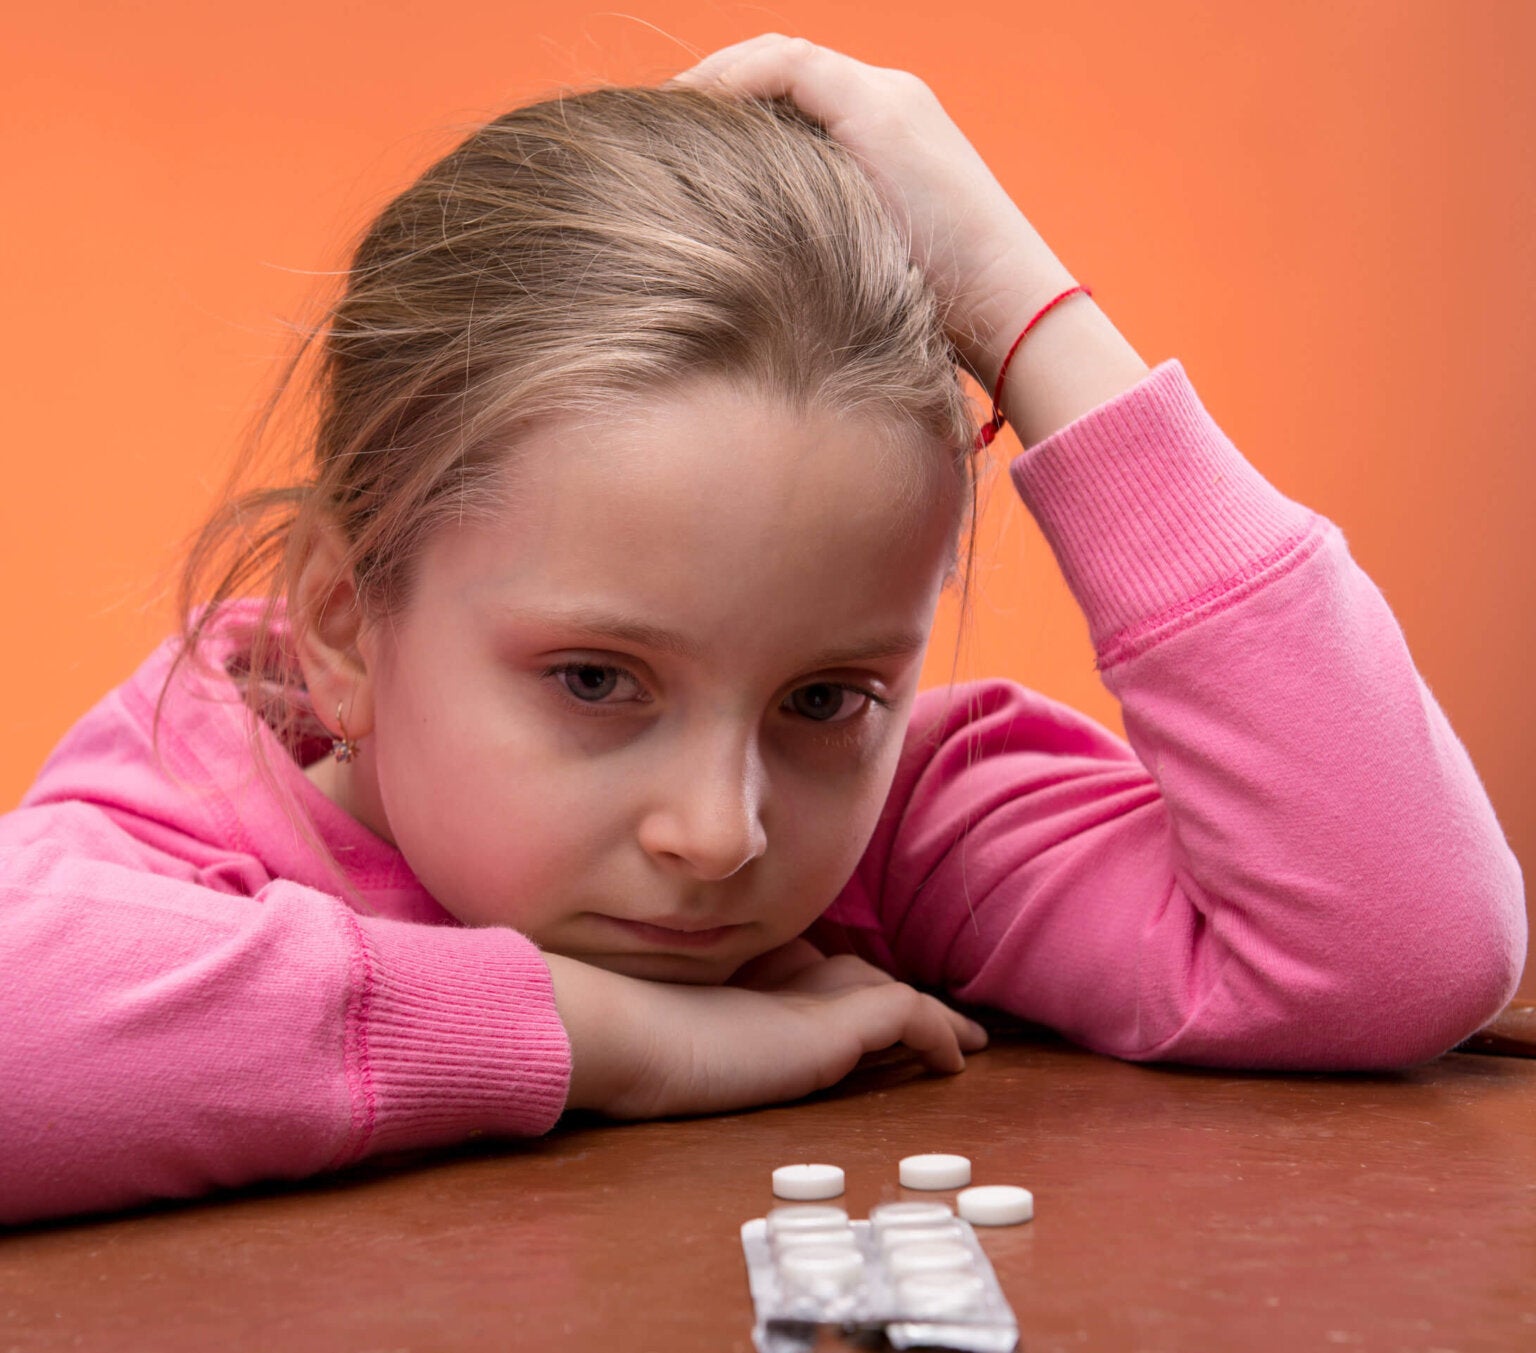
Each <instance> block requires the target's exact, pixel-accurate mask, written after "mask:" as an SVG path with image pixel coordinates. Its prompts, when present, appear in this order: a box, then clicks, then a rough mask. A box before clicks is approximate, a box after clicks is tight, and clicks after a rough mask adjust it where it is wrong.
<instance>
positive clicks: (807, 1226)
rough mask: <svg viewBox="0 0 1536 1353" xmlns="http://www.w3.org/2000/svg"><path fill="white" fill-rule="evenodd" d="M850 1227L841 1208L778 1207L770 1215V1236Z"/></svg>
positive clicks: (846, 1215)
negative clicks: (790, 1232)
mask: <svg viewBox="0 0 1536 1353" xmlns="http://www.w3.org/2000/svg"><path fill="white" fill-rule="evenodd" d="M847 1225H848V1214H847V1213H846V1212H844V1211H843V1209H842V1208H840V1207H814V1206H806V1207H776V1208H774V1209H773V1211H772V1212H770V1213H769V1214H768V1234H769V1235H772V1236H777V1235H782V1234H783V1233H784V1232H786V1231H825V1230H827V1229H829V1228H835V1227H839V1226H847Z"/></svg>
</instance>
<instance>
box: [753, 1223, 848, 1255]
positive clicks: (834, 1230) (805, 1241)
mask: <svg viewBox="0 0 1536 1353" xmlns="http://www.w3.org/2000/svg"><path fill="white" fill-rule="evenodd" d="M805 1245H833V1246H841V1247H842V1248H843V1249H845V1250H856V1249H858V1247H859V1238H858V1237H857V1236H856V1235H854V1233H853V1227H851V1226H829V1227H827V1228H826V1229H825V1230H824V1231H775V1232H774V1233H773V1249H774V1253H775V1254H783V1253H784V1252H785V1251H786V1250H795V1249H800V1248H801V1247H802V1246H805Z"/></svg>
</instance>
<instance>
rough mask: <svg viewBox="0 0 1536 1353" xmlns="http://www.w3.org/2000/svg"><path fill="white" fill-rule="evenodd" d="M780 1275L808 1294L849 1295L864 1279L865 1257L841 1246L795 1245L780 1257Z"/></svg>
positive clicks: (791, 1284) (856, 1251)
mask: <svg viewBox="0 0 1536 1353" xmlns="http://www.w3.org/2000/svg"><path fill="white" fill-rule="evenodd" d="M779 1272H780V1273H781V1274H782V1275H783V1277H784V1281H785V1282H786V1283H788V1284H789V1285H790V1286H792V1287H798V1288H800V1289H801V1290H803V1291H807V1292H850V1291H852V1290H853V1289H854V1288H855V1287H857V1286H858V1284H859V1279H860V1278H862V1277H863V1276H864V1256H863V1255H861V1254H860V1253H859V1252H858V1250H856V1249H854V1250H850V1249H845V1248H843V1247H842V1246H841V1245H805V1246H798V1247H796V1248H795V1249H792V1250H789V1251H787V1252H786V1253H784V1254H782V1255H780V1256H779Z"/></svg>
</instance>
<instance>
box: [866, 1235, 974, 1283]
mask: <svg viewBox="0 0 1536 1353" xmlns="http://www.w3.org/2000/svg"><path fill="white" fill-rule="evenodd" d="M885 1266H886V1267H887V1268H888V1269H890V1270H891V1272H892V1273H893V1274H895V1275H896V1276H897V1277H898V1278H899V1277H902V1276H903V1275H904V1274H908V1273H943V1272H947V1271H949V1270H952V1269H969V1268H970V1266H971V1252H970V1251H969V1250H968V1249H966V1248H965V1246H964V1245H960V1244H957V1243H956V1242H954V1241H953V1240H949V1241H941V1242H939V1243H937V1244H933V1245H901V1246H898V1247H897V1248H896V1249H894V1250H892V1251H891V1252H890V1254H889V1255H887V1256H886V1260H885Z"/></svg>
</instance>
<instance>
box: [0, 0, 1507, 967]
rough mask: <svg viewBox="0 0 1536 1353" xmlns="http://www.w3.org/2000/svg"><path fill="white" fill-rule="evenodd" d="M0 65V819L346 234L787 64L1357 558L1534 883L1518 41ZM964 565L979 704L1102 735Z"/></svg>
mask: <svg viewBox="0 0 1536 1353" xmlns="http://www.w3.org/2000/svg"><path fill="white" fill-rule="evenodd" d="M16 8H20V7H16ZM877 14H878V15H880V16H881V17H880V18H879V19H878V20H874V19H872V18H871V16H873V15H877ZM3 23H4V27H3V28H0V63H3V64H0V114H3V116H0V128H3V130H0V146H3V151H4V166H5V173H4V181H5V188H4V189H3V192H4V196H5V199H6V201H5V227H4V236H5V238H4V243H3V245H0V285H3V290H4V295H5V297H6V311H7V314H6V319H7V323H6V324H5V325H4V326H3V337H0V342H3V344H4V352H3V355H0V373H3V374H0V379H3V380H4V381H5V383H6V387H7V388H6V397H5V405H4V418H5V443H4V445H5V450H4V467H5V483H4V491H3V496H0V514H3V516H0V562H3V566H4V574H3V576H4V579H5V582H4V586H3V588H0V634H3V635H4V636H5V653H6V660H5V662H4V663H3V670H0V711H3V712H0V728H3V741H0V746H3V752H0V808H5V807H9V806H10V805H11V804H13V803H14V801H15V799H16V798H17V797H18V796H19V795H20V794H21V792H22V791H23V790H24V789H25V787H26V785H27V784H28V782H29V780H30V778H31V776H32V775H33V774H34V772H35V770H36V768H37V766H38V764H39V763H40V761H41V760H42V758H43V757H44V756H45V755H46V753H47V751H48V749H49V748H50V747H51V746H52V744H53V743H54V741H55V740H56V739H57V738H58V736H59V735H60V734H61V733H62V732H63V731H64V729H65V728H66V727H67V726H68V725H69V723H70V722H71V721H72V720H73V719H74V718H75V717H76V716H77V715H78V714H79V713H80V712H81V711H82V710H84V709H85V708H86V706H87V705H89V704H90V703H91V702H92V701H93V700H95V699H96V698H97V697H98V696H99V695H100V694H101V693H102V692H103V691H104V690H106V689H107V688H108V687H109V686H110V685H112V684H113V683H115V682H117V681H119V680H120V679H122V678H123V677H124V676H126V675H127V674H128V673H129V672H130V671H131V670H132V669H133V667H134V666H135V665H136V664H137V663H138V661H139V660H140V659H141V658H142V656H143V655H144V654H145V652H147V650H148V649H149V648H150V647H151V645H152V644H153V643H154V642H155V641H156V640H157V639H159V638H160V637H161V636H162V635H163V634H164V633H165V632H166V631H167V630H168V628H169V626H170V624H171V615H170V612H169V608H168V605H167V602H166V600H165V597H164V586H165V584H166V582H167V580H168V579H169V578H170V576H171V571H172V569H173V567H174V563H175V560H176V550H177V542H179V541H180V540H181V538H182V537H184V536H185V534H186V533H187V532H188V531H189V530H191V529H192V527H193V526H194V525H195V524H196V523H197V521H198V520H199V519H200V517H201V515H202V513H203V512H204V511H205V510H206V508H207V507H208V505H209V503H210V499H211V495H212V494H213V492H214V491H215V489H216V488H217V487H218V485H219V484H220V482H221V480H222V478H223V476H224V473H225V471H226V469H227V467H228V464H229V458H230V455H231V453H232V451H233V449H234V448H235V446H236V444H237V442H238V440H239V438H240V435H241V432H242V430H243V429H244V427H245V424H246V421H247V419H248V418H249V416H250V414H251V412H252V411H253V409H254V407H255V405H256V402H257V399H258V397H259V396H260V394H262V393H263V392H264V390H265V388H266V386H265V383H266V381H267V380H268V379H269V377H270V375H271V373H272V369H273V364H274V361H275V359H276V357H277V355H278V354H279V353H280V352H281V351H282V350H283V348H284V342H285V337H284V330H283V328H282V323H281V321H282V320H283V319H285V318H288V319H291V318H295V317H297V316H298V315H299V314H300V313H301V311H302V309H303V306H304V303H305V302H306V300H307V299H308V298H310V297H311V296H312V295H313V287H314V285H315V283H316V282H317V280H319V279H316V278H315V277H313V276H312V274H314V273H315V272H317V271H320V270H325V269H330V268H335V267H337V266H339V265H340V263H341V261H342V252H341V249H342V242H343V241H344V240H345V239H346V238H347V237H348V236H349V235H350V234H351V233H352V232H353V231H354V230H355V229H356V228H357V226H359V225H360V224H361V222H362V221H363V220H364V219H365V218H366V217H367V216H368V215H369V214H370V213H371V212H372V211H374V210H376V209H377V208H378V207H379V206H381V205H382V204H383V202H384V201H385V200H386V199H387V197H388V196H389V195H390V194H391V193H392V192H393V191H395V190H397V189H398V188H400V187H401V186H403V185H404V184H405V183H406V182H407V181H408V180H409V179H410V178H411V177H412V176H413V175H414V174H415V173H416V172H417V171H418V170H419V169H421V168H422V167H423V166H424V165H425V164H426V163H427V161H428V159H429V158H430V157H432V156H434V155H435V154H438V153H440V152H441V151H443V150H446V149H447V148H448V147H449V146H450V145H451V144H453V143H454V142H455V141H456V140H457V139H458V134H459V129H460V128H464V127H466V126H467V125H469V124H472V123H474V122H477V121H480V120H484V119H485V118H487V117H490V116H492V115H493V114H494V113H496V112H498V111H500V110H502V109H503V108H505V107H507V106H509V105H511V104H513V103H517V102H521V101H525V100H527V99H529V98H532V97H534V96H537V95H540V94H543V93H546V92H549V91H551V90H553V89H555V88H557V87H559V86H561V85H565V84H576V85H581V84H586V83H589V82H594V81H600V80H608V81H617V82H645V81H651V80H655V79H658V78H661V77H663V76H665V75H667V74H670V73H672V72H673V71H674V70H676V69H678V68H679V67H681V66H683V65H686V64H689V63H690V62H691V59H692V58H691V55H690V53H691V52H695V51H696V52H699V53H702V52H705V51H709V50H712V49H713V48H715V47H717V46H721V45H723V44H725V43H726V42H730V41H734V40H736V39H738V38H741V37H745V36H749V35H751V34H752V33H755V32H759V31H764V30H767V29H778V30H780V31H784V32H793V33H803V34H805V35H806V36H809V37H812V38H814V39H815V40H817V41H820V42H824V43H827V44H828V45H831V46H835V47H841V48H843V49H845V50H849V51H851V52H853V53H854V54H855V55H858V56H860V57H862V58H864V59H865V60H868V61H872V62H875V63H877V64H880V65H891V66H902V67H906V68H909V69H913V70H916V71H918V72H919V73H920V74H922V75H923V76H924V77H925V78H926V79H927V80H928V81H929V83H930V84H931V85H932V86H933V87H934V88H935V90H936V91H937V92H938V94H939V95H940V97H941V98H942V99H943V101H944V102H945V104H946V105H947V106H948V108H949V109H950V111H951V112H952V113H953V114H954V116H955V118H956V120H957V121H958V122H959V123H960V125H961V126H962V127H963V128H964V129H965V130H966V131H967V132H968V133H969V134H970V136H971V138H972V139H973V141H975V142H976V144H977V145H978V147H979V148H980V149H981V151H982V153H983V154H984V155H985V156H986V157H987V159H988V160H989V161H990V162H991V164H992V165H993V166H994V168H995V169H996V170H997V171H998V173H999V175H1000V177H1001V178H1002V180H1003V182H1004V183H1005V184H1006V185H1007V186H1008V188H1009V189H1010V191H1011V192H1012V193H1013V194H1014V196H1015V197H1016V199H1017V200H1018V201H1019V202H1020V204H1021V205H1022V206H1023V208H1024V210H1025V212H1026V214H1027V215H1029V217H1030V218H1031V219H1032V220H1033V221H1034V223H1035V224H1036V225H1037V226H1038V227H1039V228H1040V230H1041V231H1042V233H1043V234H1044V235H1045V237H1046V238H1047V240H1049V241H1050V242H1051V243H1052V245H1053V246H1054V248H1055V250H1056V252H1057V253H1058V254H1059V255H1060V256H1061V257H1062V259H1063V260H1064V261H1065V262H1066V264H1067V266H1068V267H1069V268H1071V269H1073V270H1074V271H1075V272H1076V274H1077V275H1078V276H1079V277H1080V278H1082V279H1084V280H1086V281H1088V282H1090V283H1091V284H1092V285H1093V287H1094V289H1095V293H1096V297H1097V299H1098V300H1099V302H1100V303H1101V304H1102V305H1103V306H1104V308H1105V309H1106V310H1107V311H1108V312H1109V314H1110V315H1111V316H1113V317H1114V319H1115V320H1116V322H1117V323H1118V324H1119V326H1120V328H1121V329H1122V331H1123V332H1124V333H1125V334H1126V336H1127V337H1128V338H1129V339H1130V340H1131V342H1132V343H1133V344H1135V345H1136V346H1137V348H1138V349H1139V350H1140V351H1141V353H1142V355H1143V356H1144V357H1145V358H1147V360H1149V361H1152V362H1156V361H1159V360H1162V359H1163V358H1166V357H1169V356H1177V357H1179V358H1181V359H1182V360H1183V362H1184V364H1185V366H1186V367H1187V369H1188V370H1189V372H1190V375H1191V376H1192V378H1193V379H1194V382H1195V384H1196V387H1197V388H1198V389H1199V391H1200V393H1201V395H1202V397H1203V399H1204V400H1205V402H1206V404H1207V406H1208V407H1209V408H1210V409H1211V410H1212V412H1213V413H1214V414H1215V415H1216V417H1217V418H1218V420H1219V421H1220V422H1221V423H1222V424H1223V426H1224V427H1225V428H1226V430H1227V431H1228V432H1229V433H1230V434H1231V436H1232V437H1233V438H1234V440H1235V441H1236V442H1237V444H1238V445H1239V446H1240V447H1241V448H1242V449H1243V450H1244V451H1245V453H1246V454H1247V455H1248V457H1249V458H1250V459H1251V460H1252V461H1253V462H1254V463H1255V464H1256V465H1257V466H1258V467H1259V469H1260V470H1261V471H1262V472H1263V473H1264V474H1265V475H1266V476H1267V477H1268V478H1269V479H1270V480H1271V481H1272V482H1273V483H1275V484H1276V485H1277V486H1279V487H1280V488H1281V489H1282V490H1283V491H1284V492H1285V493H1287V494H1288V495H1289V496H1291V497H1292V498H1296V499H1299V500H1300V501H1302V502H1304V503H1307V504H1309V505H1310V506H1312V507H1314V508H1316V509H1317V510H1319V511H1321V512H1323V513H1324V514H1326V515H1327V516H1329V517H1330V518H1332V519H1333V520H1334V521H1335V522H1337V523H1338V524H1339V525H1340V526H1341V527H1342V528H1343V529H1344V531H1345V533H1346V535H1347V536H1348V538H1349V541H1350V545H1351V548H1352V550H1353V552H1354V554H1355V557H1356V558H1357V559H1358V560H1359V562H1360V563H1361V565H1362V566H1363V567H1364V568H1365V569H1366V571H1367V572H1369V573H1370V575H1371V576H1372V577H1373V578H1374V579H1375V580H1376V581H1377V583H1378V584H1379V585H1380V587H1381V588H1382V590H1383V591H1384V593H1385V594H1386V596H1387V599H1388V601H1389V602H1390V603H1391V605H1392V607H1393V609H1394V611H1395V612H1396V614H1397V617H1398V619H1399V621H1400V622H1401V624H1402V626H1403V629H1404V631H1405V632H1406V634H1407V636H1408V641H1409V644H1410V645H1411V647H1412V650H1413V652H1414V654H1415V656H1416V658H1417V661H1418V664H1419V668H1420V670H1421V671H1422V672H1423V674H1424V676H1425V678H1426V680H1427V681H1428V682H1429V685H1430V686H1431V688H1432V689H1433V691H1434V692H1435V695H1436V696H1437V698H1438V699H1439V701H1440V702H1441V704H1442V705H1443V706H1444V708H1445V710H1446V712H1447V714H1448V715H1449V716H1450V719H1451V721H1452V723H1453V725H1454V726H1455V728H1456V730H1457V731H1458V733H1459V734H1460V736H1461V737H1462V739H1463V741H1464V742H1465V743H1466V744H1467V746H1468V748H1469V750H1470V751H1471V754H1472V757H1473V760H1474V761H1475V763H1476V764H1477V766H1478V768H1479V771H1480V773H1481V774H1482V776H1483V779H1484V782H1485V784H1486V785H1487V787H1488V792H1489V794H1490V796H1491V797H1492V800H1493V803H1494V806H1495V808H1496V809H1497V810H1498V813H1499V816H1500V819H1501V821H1502V823H1503V825H1504V828H1505V831H1506V833H1507V834H1508V836H1509V838H1510V842H1511V844H1512V845H1513V847H1514V849H1515V851H1516V853H1517V854H1518V855H1519V857H1520V859H1521V861H1522V864H1523V866H1524V868H1525V870H1526V873H1527V875H1529V874H1530V872H1531V868H1532V866H1533V865H1536V792H1533V774H1532V770H1531V764H1532V760H1533V756H1536V737H1533V721H1532V702H1531V700H1530V697H1529V695H1528V693H1527V691H1526V689H1525V671H1524V668H1525V667H1526V665H1527V664H1528V662H1529V659H1530V656H1531V635H1532V622H1533V616H1536V597H1533V591H1536V558H1533V555H1536V545H1533V540H1536V526H1533V524H1532V523H1531V522H1530V521H1528V517H1529V514H1530V511H1531V507H1532V500H1533V492H1532V490H1533V487H1536V471H1533V469H1532V461H1533V458H1536V435H1533V434H1536V376H1533V373H1536V304H1533V303H1536V135H1533V131H1532V129H1533V128H1536V81H1532V80H1531V78H1530V70H1531V62H1532V58H1533V56H1536V5H1533V4H1531V3H1530V0H1502V2H1500V0H1477V3H1465V2H1464V0H1440V2H1438V3H1427V2H1426V0H1352V3H1349V4H1339V3H1338V2H1337V0H1288V2H1287V3H1286V4H1284V5H1239V4H1234V3H1227V2H1221V3H1217V2H1214V0H1207V2H1206V3H1196V0H1159V3H1157V4H1148V3H1146V0H1094V3H1091V4H1078V5H1051V6H1045V5H1030V4H1027V3H1020V0H1005V2H1003V3H992V2H991V0H957V3H951V4H933V3H931V0H925V3H922V4H912V3H906V2H905V0H887V2H886V3H883V4H880V5H874V4H869V5H861V4H850V3H845V2H844V0H815V3H805V2H804V0H796V2H795V3H784V4H778V5H773V6H768V5H748V4H718V5H709V4H705V3H699V2H698V0H651V3H648V4H647V5H646V6H645V7H644V8H643V10H640V11H637V12H636V13H633V14H618V13H615V12H613V11H611V10H601V9H595V8H592V9H588V8H584V7H582V6H581V5H579V4H573V5H563V6H554V7H551V8H549V9H547V10H546V9H545V8H544V7H542V6H533V5H529V4H526V3H519V0H499V2H498V3H495V4H490V3H484V0H450V2H449V3H442V0H437V2H436V3H423V2H422V0H371V3H367V4H364V3H356V2H354V0H266V2H265V3H263V4H262V5H260V6H257V7H250V6H226V5H210V4H207V3H205V2H204V0H146V3H140V4H134V5H132V6H128V5H118V4H107V3H100V4H94V5H92V4H84V3H81V2H80V0H64V3H58V4H54V5H50V6H28V7H27V8H26V10H25V11H24V12H22V13H21V14H19V15H16V14H13V15H12V16H11V17H8V18H7V19H5V20H4V21H3ZM1000 445H1003V443H1000ZM1007 445H1008V447H1009V448H1010V449H1011V448H1012V443H1011V441H1010V442H1008V443H1007ZM983 535H984V540H986V541H987V542H988V544H989V548H990V551H991V559H992V562H991V563H990V564H989V565H988V567H987V568H986V569H985V570H984V571H983V573H982V575H981V576H982V581H983V584H984V593H983V596H982V598H981V600H980V604H979V606H978V608H977V624H976V632H975V634H974V636H973V641H972V642H971V643H970V644H969V645H968V651H967V652H966V654H965V657H964V661H963V663H962V668H961V671H962V675H970V674H981V673H988V674H1002V675H1009V676H1012V677H1014V678H1015V679H1017V680H1019V681H1021V682H1023V683H1024V684H1026V685H1030V686H1034V687H1036V688H1038V689H1040V690H1043V691H1046V692H1048V693H1049V694H1051V695H1054V696H1056V697H1058V698H1060V699H1064V700H1067V701H1069V702H1070V703H1072V704H1075V705H1077V706H1079V707H1080V708H1083V709H1086V710H1087V711H1089V712H1090V713H1091V714H1093V715H1094V716H1096V717H1097V718H1099V719H1101V720H1103V721H1104V722H1105V723H1107V724H1109V725H1110V726H1111V727H1114V728H1115V729H1117V730H1120V729H1121V728H1122V725H1121V723H1120V719H1119V714H1118V709H1117V707H1116V705H1115V704H1114V702H1113V701H1112V700H1111V699H1110V698H1109V696H1108V695H1107V694H1106V693H1105V691H1104V690H1103V689H1102V687H1101V686H1100V685H1099V683H1098V679H1097V677H1096V676H1095V674H1094V671H1093V655H1092V652H1091V650H1090V648H1089V646H1088V643H1087V636H1086V628H1085V626H1084V624H1083V621H1082V618H1081V616H1080V614H1079V612H1078V611H1077V609H1076V606H1075V604H1074V603H1073V602H1072V600H1071V597H1070V596H1069V595H1068V594H1067V592H1066V590H1065V588H1064V587H1063V585H1062V583H1061V581H1060V577H1059V574H1058V572H1057V569H1056V566H1055V563H1054V560H1053V559H1052V558H1051V556H1050V552H1049V550H1048V548H1047V547H1046V545H1045V543H1044V541H1043V540H1042V538H1041V537H1040V535H1039V533H1038V532H1037V531H1036V529H1035V527H1034V525H1033V523H1032V521H1031V520H1030V518H1029V516H1028V514H1027V512H1025V511H1024V510H1023V508H1022V507H1021V506H1020V505H1019V504H1018V503H1017V502H1016V501H1015V500H1014V499H1013V498H1012V497H1011V494H1010V493H1009V492H1008V490H1007V488H1006V485H1005V484H1002V483H1000V484H999V491H998V492H996V493H994V494H993V496H992V500H991V508H990V510H989V512H988V515H987V517H986V521H985V529H984V533H983ZM946 634H952V630H946V631H945V632H944V633H942V634H941V635H940V637H939V639H938V640H937V641H936V645H935V651H936V654H937V655H938V656H937V657H936V658H935V659H934V660H933V662H932V667H931V670H930V674H929V675H930V678H931V679H933V680H939V679H942V678H943V677H944V676H945V675H947V672H948V649H947V646H946V645H947V640H946V638H945V635H946ZM1320 788H1324V789H1325V788H1326V787H1320ZM1525 990H1526V991H1527V992H1528V993H1529V994H1536V981H1533V980H1532V978H1531V977H1530V976H1528V977H1527V983H1526V988H1525Z"/></svg>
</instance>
